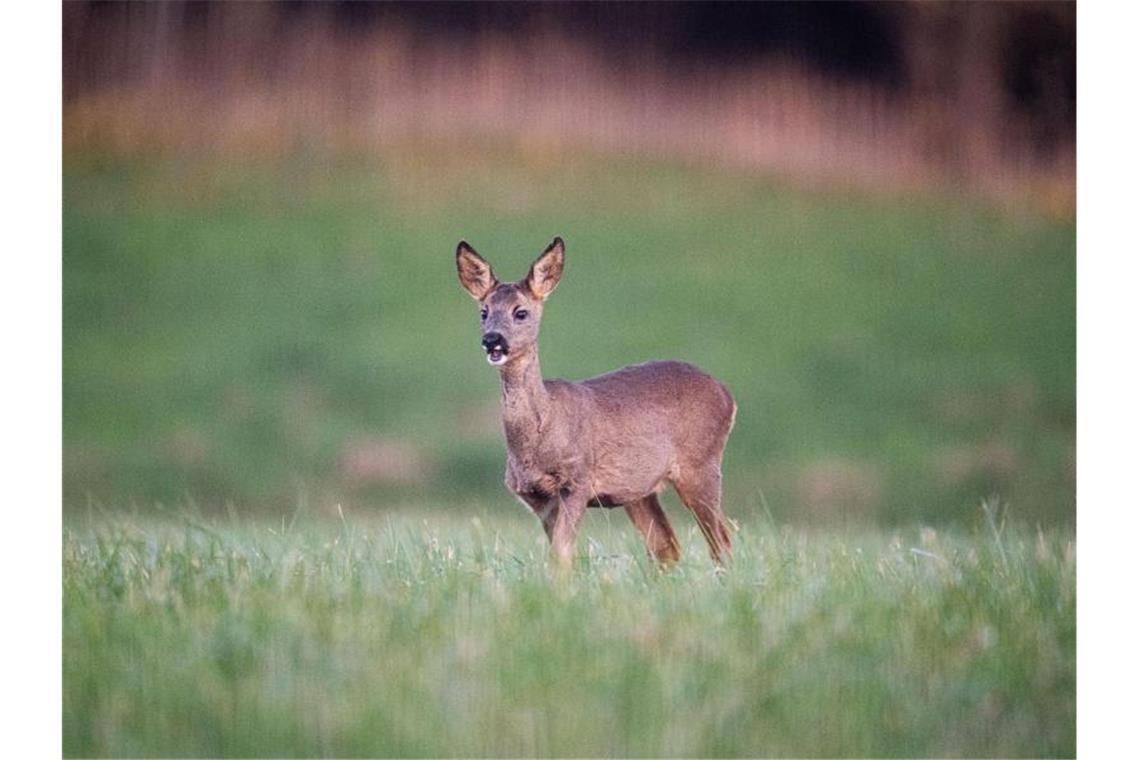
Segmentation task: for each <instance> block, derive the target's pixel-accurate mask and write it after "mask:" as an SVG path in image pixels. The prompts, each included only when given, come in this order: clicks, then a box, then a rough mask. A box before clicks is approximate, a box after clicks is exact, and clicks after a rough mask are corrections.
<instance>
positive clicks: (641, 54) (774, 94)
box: [62, 2, 1076, 525]
mask: <svg viewBox="0 0 1140 760" xmlns="http://www.w3.org/2000/svg"><path fill="white" fill-rule="evenodd" d="M1075 30H1076V10H1075V5H1074V4H1070V3H1034V2H1027V3H1016V4H1006V3H1000V4H999V3H992V4H991V3H984V4H983V3H939V2H929V3H885V4H880V3H856V2H851V3H790V4H789V3H755V4H753V3H716V2H710V3H661V4H657V3H590V4H577V3H565V4H564V3H541V4H538V3H535V4H530V3H382V4H380V3H376V4H373V3H286V2H262V3H207V2H193V3H190V2H187V3H182V2H166V3H145V4H144V3H93V2H68V3H65V4H64V6H63V30H62V33H63V71H64V81H63V99H64V124H63V140H64V145H63V150H64V177H63V186H64V202H63V224H64V252H63V270H64V279H63V293H64V315H63V316H64V336H63V341H64V378H63V381H64V382H63V385H64V398H63V403H64V430H63V437H64V472H63V484H64V509H65V514H67V513H69V512H73V511H77V510H78V511H84V510H91V509H100V510H119V509H133V510H148V511H149V510H153V509H158V508H162V509H166V510H171V511H176V510H182V509H192V510H197V511H200V512H203V513H215V512H216V513H226V512H230V513H234V512H236V513H239V514H252V515H278V514H283V513H284V514H288V513H292V512H293V511H294V510H295V509H297V508H298V507H299V506H301V507H303V508H305V509H307V510H309V511H310V512H312V513H315V514H324V513H327V514H336V506H337V505H338V504H341V505H343V506H344V507H345V508H346V509H351V510H352V511H354V512H355V513H357V514H364V513H376V514H383V513H385V512H388V511H391V510H409V509H416V510H419V509H423V510H428V509H438V510H472V509H475V510H480V511H503V512H516V513H518V514H520V515H521V514H523V508H522V507H521V506H519V505H517V504H516V503H515V502H514V500H513V498H512V497H510V496H509V495H508V494H507V492H506V491H505V489H504V488H503V485H502V472H503V463H504V446H503V443H502V436H501V432H500V429H499V418H498V414H499V412H498V381H497V373H496V372H495V371H494V370H493V369H492V368H491V367H489V366H488V365H487V363H486V361H485V359H484V358H483V355H482V352H481V350H480V349H479V346H478V338H479V328H478V319H477V311H476V306H475V304H474V302H473V301H471V300H470V298H469V297H468V296H467V295H466V294H465V293H464V292H463V291H462V290H461V289H460V287H459V285H458V282H457V280H456V276H455V271H454V261H453V254H454V249H455V244H456V242H457V241H458V240H459V239H461V238H464V239H467V240H468V241H470V242H471V243H472V245H473V246H474V247H475V248H476V249H477V250H478V251H479V252H480V253H482V254H483V255H484V256H486V257H487V258H488V259H490V260H491V262H492V263H493V265H494V266H495V269H496V272H497V273H498V274H499V276H500V277H501V278H516V277H521V276H522V275H523V274H524V273H525V272H526V268H527V266H529V263H530V261H531V260H532V259H533V258H534V256H536V255H537V254H538V253H539V252H540V251H541V250H542V249H543V248H544V247H545V245H546V244H547V243H548V242H549V240H550V238H551V237H552V236H553V235H555V234H558V235H562V236H563V237H564V238H565V239H566V244H567V270H566V275H565V278H564V279H563V281H562V283H561V285H560V287H559V289H558V292H557V293H556V294H555V295H554V296H553V297H552V300H551V302H550V303H549V305H548V307H547V310H546V315H545V318H544V323H543V332H542V346H543V351H542V359H543V368H544V371H545V372H546V374H547V375H549V376H559V377H567V378H571V379H580V378H584V377H587V376H590V375H592V374H597V373H599V372H603V371H607V370H610V369H614V368H616V367H618V366H621V365H623V364H627V363H632V362H636V361H644V360H648V359H653V358H678V359H684V360H687V361H691V362H694V363H697V364H699V365H700V366H702V367H703V368H705V369H706V370H708V371H709V372H711V373H712V374H714V375H716V376H717V377H719V378H721V379H722V380H724V381H725V382H726V383H727V384H728V385H729V387H730V388H731V389H732V390H733V392H734V393H735V395H736V397H737V401H738V403H739V407H740V411H739V414H738V418H737V425H736V429H735V432H734V434H733V437H732V438H731V439H730V443H729V448H728V452H727V454H726V462H725V469H726V477H725V499H726V502H725V505H726V511H727V512H728V513H729V514H730V515H731V516H733V517H738V518H742V519H752V518H760V517H762V516H771V518H772V519H775V520H778V521H791V522H797V523H803V524H827V525H860V524H898V523H913V522H916V521H920V522H924V523H931V524H943V523H953V522H960V521H964V520H975V519H976V517H977V515H978V511H979V507H978V505H979V503H980V502H981V500H982V499H985V498H991V497H997V498H998V499H1000V500H1001V501H1003V502H1005V503H1007V504H1009V505H1010V509H1011V514H1013V515H1014V516H1016V517H1018V518H1020V519H1024V520H1026V521H1029V522H1036V523H1042V524H1050V523H1071V522H1072V521H1073V518H1074V500H1075V477H1076V473H1075V419H1076V399H1075V373H1076V370H1075V328H1076V324H1075V321H1076V312H1075V181H1074V177H1075V129H1076V84H1075V81H1076V79H1075V78H1076V37H1075ZM677 505H678V502H677V501H676V500H675V499H674V498H672V496H671V495H670V497H669V501H668V502H667V508H668V509H670V511H674V510H675V508H676V507H677Z"/></svg>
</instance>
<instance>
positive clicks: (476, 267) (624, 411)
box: [455, 237, 736, 569]
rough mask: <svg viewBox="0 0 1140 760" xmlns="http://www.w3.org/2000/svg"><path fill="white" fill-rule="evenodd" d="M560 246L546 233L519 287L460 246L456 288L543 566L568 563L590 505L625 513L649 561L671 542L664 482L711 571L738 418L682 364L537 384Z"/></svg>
mask: <svg viewBox="0 0 1140 760" xmlns="http://www.w3.org/2000/svg"><path fill="white" fill-rule="evenodd" d="M565 256H566V254H565V244H564V243H563V241H562V238H560V237H555V238H554V240H553V241H552V242H551V243H550V245H549V246H547V248H546V249H545V250H544V251H543V252H542V254H541V255H540V256H539V257H538V258H537V259H536V260H535V262H534V263H533V264H532V265H531V267H530V270H529V271H528V272H527V275H526V277H524V278H523V279H522V280H519V281H517V282H500V281H499V280H498V279H497V278H496V277H495V274H494V272H493V270H492V269H491V265H490V264H489V263H488V262H487V261H486V259H484V258H483V257H482V256H480V255H479V254H478V253H476V252H475V249H474V248H472V247H471V246H470V245H468V244H467V242H466V241H460V243H459V245H458V247H457V248H456V251H455V263H456V268H457V270H458V272H459V282H460V284H461V285H462V286H463V288H464V290H466V291H467V292H468V293H469V294H470V295H471V297H472V298H474V299H475V300H476V301H478V303H479V322H480V325H481V328H482V333H481V335H482V337H481V340H480V345H481V346H482V349H483V351H484V352H485V353H486V358H487V361H488V362H489V363H490V364H491V365H492V366H494V367H496V368H498V371H499V386H500V397H501V406H502V409H501V411H502V425H503V433H504V436H505V439H506V447H507V466H506V478H505V482H506V486H507V488H508V490H510V491H511V492H512V493H513V494H514V495H515V496H517V497H518V498H519V499H520V500H521V501H522V502H523V503H524V504H525V505H526V506H527V507H529V508H530V510H532V511H533V512H534V514H535V515H536V516H537V517H538V519H539V520H540V521H541V523H542V527H543V529H544V530H545V531H546V536H547V538H548V539H549V542H550V554H551V558H552V560H553V563H554V564H555V565H557V566H560V567H563V568H565V567H568V566H570V565H572V563H573V558H574V551H575V539H576V536H577V533H578V528H579V526H580V524H581V522H582V518H583V516H584V514H585V512H586V509H587V508H588V507H605V508H615V507H619V506H620V507H623V508H624V509H625V512H626V514H627V515H629V518H630V520H632V521H633V524H634V526H635V527H636V528H637V530H638V531H639V532H640V533H641V536H642V538H643V539H644V541H645V545H646V549H647V551H648V553H649V555H650V557H651V558H652V559H653V560H656V562H657V563H658V564H659V565H660V566H662V567H664V568H668V567H669V566H671V565H672V564H673V563H675V562H677V561H678V560H679V559H680V558H681V545H680V543H679V542H678V540H677V535H676V533H675V532H674V531H673V527H672V526H671V525H670V524H669V519H668V517H667V516H666V514H665V511H664V509H662V507H661V502H660V500H659V499H658V494H659V493H661V491H662V490H663V489H664V487H665V484H666V483H668V484H669V485H671V486H672V487H673V489H674V490H675V491H676V492H677V495H678V496H679V497H680V499H681V501H682V502H683V503H684V505H685V506H686V507H687V508H688V510H689V511H690V512H692V514H693V516H694V517H695V518H696V521H697V525H698V526H699V527H700V530H701V532H702V534H703V535H704V538H705V540H706V542H707V543H708V549H709V554H710V556H711V558H712V560H713V561H714V563H715V564H716V566H717V568H718V569H721V568H723V567H724V566H725V563H726V561H727V560H729V559H731V553H732V540H731V537H730V535H729V530H728V522H727V520H726V518H725V515H724V513H723V512H722V511H721V461H722V458H723V456H724V448H725V444H726V443H727V442H728V435H729V433H730V432H731V431H732V427H733V424H734V423H735V421H736V402H735V400H734V399H733V397H732V394H731V393H730V392H729V390H728V388H727V387H725V385H724V384H723V383H721V382H720V381H719V380H716V379H715V378H713V377H712V376H711V375H709V374H707V373H705V372H704V371H702V370H701V369H699V368H697V367H695V366H694V365H692V364H687V363H685V362H680V361H650V362H646V363H643V364H635V365H631V366H627V367H624V368H622V369H619V370H616V371H613V372H609V373H606V374H603V375H598V376H597V377H592V378H589V379H587V380H582V381H579V382H570V381H567V380H558V379H550V380H547V379H544V378H543V377H542V370H541V368H540V366H539V360H538V331H539V325H540V324H541V322H542V312H543V307H544V305H545V302H546V299H547V298H548V297H549V296H550V294H551V293H552V292H553V291H554V289H555V287H557V286H558V282H559V281H560V280H561V278H562V272H563V267H564V264H565Z"/></svg>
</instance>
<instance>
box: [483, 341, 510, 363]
mask: <svg viewBox="0 0 1140 760" xmlns="http://www.w3.org/2000/svg"><path fill="white" fill-rule="evenodd" d="M508 353H510V350H509V349H508V348H507V344H506V343H503V342H499V343H495V344H493V345H490V346H487V361H488V362H490V363H491V364H493V365H495V366H496V367H497V366H499V365H500V364H502V363H504V362H505V361H506V360H507V354H508Z"/></svg>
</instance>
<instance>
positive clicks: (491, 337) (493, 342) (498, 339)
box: [483, 332, 507, 351]
mask: <svg viewBox="0 0 1140 760" xmlns="http://www.w3.org/2000/svg"><path fill="white" fill-rule="evenodd" d="M506 344H507V342H506V341H505V340H503V336H502V335H501V334H500V333H497V332H489V333H487V334H486V335H484V336H483V348H485V349H487V350H488V351H490V350H491V349H492V348H494V347H495V346H499V345H502V346H505V345H506Z"/></svg>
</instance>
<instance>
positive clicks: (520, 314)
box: [515, 309, 529, 322]
mask: <svg viewBox="0 0 1140 760" xmlns="http://www.w3.org/2000/svg"><path fill="white" fill-rule="evenodd" d="M528 313H529V312H527V310H526V309H515V319H517V320H518V321H520V322H522V321H523V320H524V319H526V315H527V314H528Z"/></svg>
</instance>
